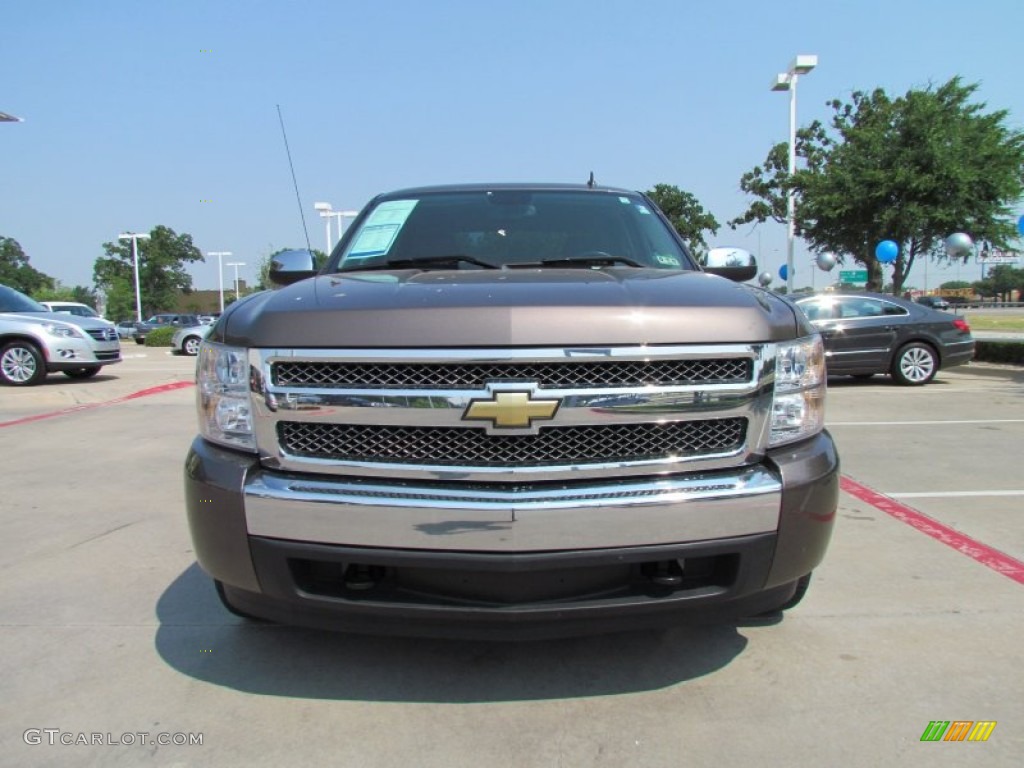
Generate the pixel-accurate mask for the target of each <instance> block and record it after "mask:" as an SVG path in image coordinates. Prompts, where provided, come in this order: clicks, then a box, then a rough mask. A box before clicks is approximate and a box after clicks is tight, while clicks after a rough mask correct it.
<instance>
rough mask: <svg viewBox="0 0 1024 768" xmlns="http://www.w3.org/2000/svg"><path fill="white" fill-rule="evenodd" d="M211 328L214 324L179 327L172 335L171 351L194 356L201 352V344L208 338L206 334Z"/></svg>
mask: <svg viewBox="0 0 1024 768" xmlns="http://www.w3.org/2000/svg"><path fill="white" fill-rule="evenodd" d="M211 328H213V326H212V325H207V324H202V323H201V324H199V325H190V326H188V327H187V328H179V329H178V330H177V331H175V332H174V336H172V337H171V352H173V353H174V354H182V355H193V356H194V355H197V354H199V344H200V342H201V341H202V340H203V339H205V338H206V334H208V333H209V332H210V329H211Z"/></svg>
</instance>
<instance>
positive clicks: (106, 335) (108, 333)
mask: <svg viewBox="0 0 1024 768" xmlns="http://www.w3.org/2000/svg"><path fill="white" fill-rule="evenodd" d="M84 330H85V332H86V333H88V334H89V335H90V336H92V337H93V338H94V339H96V341H116V340H117V329H116V328H86V329H84Z"/></svg>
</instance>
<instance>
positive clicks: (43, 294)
mask: <svg viewBox="0 0 1024 768" xmlns="http://www.w3.org/2000/svg"><path fill="white" fill-rule="evenodd" d="M32 298H33V299H35V300H36V301H77V302H78V303H80V304H88V305H89V306H90V307H92V308H93V309H96V307H97V304H98V298H99V297H98V296H97V295H96V291H95V289H93V288H89V287H88V286H85V285H74V286H68V285H64V283H62V282H61V281H60V280H54V281H53V285H52V286H49V287H46V288H40V289H39V290H37V291H35V292H34V293H33V294H32Z"/></svg>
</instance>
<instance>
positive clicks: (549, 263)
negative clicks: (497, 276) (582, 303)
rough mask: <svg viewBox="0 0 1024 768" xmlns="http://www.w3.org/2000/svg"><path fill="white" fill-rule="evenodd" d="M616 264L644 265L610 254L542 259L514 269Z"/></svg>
mask: <svg viewBox="0 0 1024 768" xmlns="http://www.w3.org/2000/svg"><path fill="white" fill-rule="evenodd" d="M616 264H625V265H626V266H627V267H639V268H640V269H643V268H644V267H645V266H646V265H644V264H641V263H640V262H638V261H634V260H633V259H630V258H627V257H626V256H612V255H611V254H610V253H603V252H602V253H583V254H580V255H579V256H564V257H562V258H558V259H544V260H543V261H535V262H533V263H532V264H531V263H525V264H514V265H510V266H515V267H613V266H615V265H616Z"/></svg>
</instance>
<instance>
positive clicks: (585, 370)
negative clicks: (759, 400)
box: [273, 358, 752, 389]
mask: <svg viewBox="0 0 1024 768" xmlns="http://www.w3.org/2000/svg"><path fill="white" fill-rule="evenodd" d="M751 372H752V365H751V361H750V360H749V359H748V358H716V359H710V360H653V361H649V362H644V361H642V360H609V361H600V362H586V363H584V362H576V363H572V362H569V363H561V362H559V363H553V362H510V363H343V362H279V363H275V364H274V370H273V381H274V384H276V385H278V386H282V387H324V388H332V387H333V388H342V387H344V388H354V389H483V388H484V387H485V386H486V385H487V383H488V382H492V381H502V380H505V381H507V380H514V381H524V380H527V381H535V382H538V383H539V385H540V386H541V387H543V388H545V389H579V388H599V387H639V386H662V387H664V386H679V385H694V384H736V383H743V382H746V381H750V378H751V375H752V373H751Z"/></svg>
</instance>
